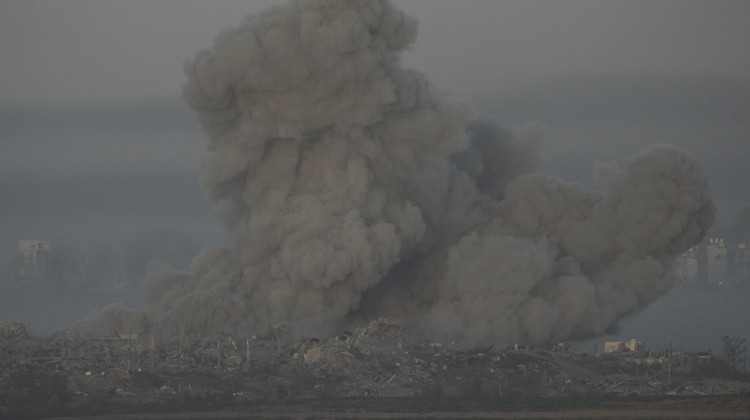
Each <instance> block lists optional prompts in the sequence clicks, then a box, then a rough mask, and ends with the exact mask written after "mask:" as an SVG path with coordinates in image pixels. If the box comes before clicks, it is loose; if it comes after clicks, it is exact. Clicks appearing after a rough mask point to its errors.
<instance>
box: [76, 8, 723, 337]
mask: <svg viewBox="0 0 750 420" xmlns="http://www.w3.org/2000/svg"><path fill="white" fill-rule="evenodd" d="M416 34H417V22H416V20H415V19H413V18H411V17H409V16H406V15H404V14H403V13H401V12H400V11H399V10H397V9H396V8H395V7H394V6H393V5H392V4H391V3H389V2H387V1H370V0H367V1H365V0H361V1H329V0H326V1H295V2H290V3H288V4H286V5H283V6H278V7H274V8H272V9H270V10H267V11H265V12H263V13H261V14H257V15H251V16H249V17H247V18H246V19H244V21H242V23H241V24H240V25H239V26H238V27H236V28H233V29H227V30H224V31H223V32H222V33H221V34H220V35H219V36H218V37H217V38H216V40H215V42H214V45H213V47H212V48H210V49H208V50H204V51H200V52H199V53H198V54H197V56H196V57H195V59H193V60H192V61H190V62H188V63H187V64H186V65H185V72H186V74H187V78H188V80H187V82H186V84H185V86H184V96H185V100H186V102H187V104H188V105H189V106H190V108H192V109H193V111H194V112H195V114H196V116H197V118H198V119H199V120H200V122H201V124H202V125H203V128H204V130H205V132H206V133H207V135H208V136H209V145H208V151H207V156H206V159H205V162H204V167H203V172H202V184H203V185H202V186H203V188H204V190H205V192H206V195H207V197H208V199H209V200H210V202H211V204H212V205H213V208H214V210H215V214H216V217H217V218H218V220H219V221H220V223H221V224H222V226H223V227H224V228H225V229H226V231H227V232H228V234H229V235H231V239H232V243H233V246H232V247H231V248H228V249H224V248H210V249H206V250H204V251H202V252H201V253H200V254H199V255H198V256H197V257H195V259H194V260H193V262H192V264H191V267H190V270H189V271H188V272H181V271H178V270H175V269H173V268H170V267H167V266H155V267H152V268H151V270H150V272H149V274H148V275H147V276H146V278H145V279H144V280H143V282H142V286H141V296H142V300H143V303H144V308H143V309H142V310H140V309H139V310H133V309H125V308H122V307H121V306H117V305H115V306H112V307H109V308H105V309H103V310H102V311H100V312H98V313H95V314H92V315H91V316H90V317H89V318H87V319H85V320H83V321H81V322H80V323H79V324H77V325H76V326H75V327H74V330H77V331H83V332H101V331H104V330H105V329H113V328H120V329H122V328H129V329H131V330H132V331H136V332H151V333H159V332H162V331H174V328H175V327H177V326H179V327H182V328H184V329H186V330H190V331H200V332H204V333H212V332H243V331H255V330H258V329H263V328H265V327H267V326H268V325H272V324H276V323H280V322H289V323H292V324H293V325H296V326H297V327H298V328H302V329H305V330H308V331H310V330H312V331H318V332H321V331H327V330H335V329H336V328H341V327H343V326H345V325H346V324H349V323H356V322H359V321H362V320H365V319H369V318H372V317H376V316H390V317H400V318H405V319H407V320H408V321H409V322H410V325H411V328H412V331H414V332H415V334H417V335H418V336H422V337H425V338H429V339H433V340H441V341H447V340H450V341H454V342H457V343H459V344H460V345H467V346H470V345H474V344H477V343H487V344H489V343H497V344H511V343H527V344H538V343H547V342H554V341H561V340H566V339H571V338H583V337H591V336H595V335H597V334H601V333H603V332H604V331H605V330H607V329H608V328H611V327H612V326H614V325H616V323H617V321H618V319H620V318H621V317H623V316H624V315H626V314H628V313H631V312H633V311H635V310H638V309H639V308H642V307H644V306H645V305H648V304H649V303H650V302H652V301H654V300H655V299H656V298H657V297H659V296H660V295H662V294H663V293H665V292H666V291H667V290H669V288H670V287H671V286H672V285H673V283H674V277H673V274H672V273H673V271H674V270H673V267H672V264H673V261H674V259H675V256H676V255H678V254H679V253H681V252H682V250H684V249H686V248H688V247H690V246H691V245H693V244H695V243H697V242H698V241H699V240H700V239H701V238H702V237H703V235H704V234H705V232H706V230H707V229H708V227H709V226H710V225H711V223H712V222H713V217H714V207H713V203H712V200H711V197H710V195H709V192H708V188H707V184H706V180H705V175H704V172H703V169H702V167H701V164H700V163H699V162H698V161H697V160H696V159H694V158H693V157H691V156H688V155H686V154H685V153H683V152H681V151H678V150H675V149H672V148H669V147H665V146H654V147H652V148H650V149H648V150H645V151H643V152H642V153H640V154H638V155H636V156H633V157H632V158H630V159H626V160H625V161H623V162H622V163H620V164H609V165H600V166H599V167H598V168H597V175H596V177H597V179H596V185H597V189H598V192H597V193H587V192H586V191H584V190H583V188H582V187H581V186H580V185H577V184H566V183H565V182H563V181H561V180H559V179H556V178H553V177H550V176H546V175H541V174H532V173H531V172H533V171H534V170H535V168H536V164H537V162H538V159H539V158H538V151H539V148H540V147H541V143H542V140H543V137H544V132H543V129H542V128H541V126H540V125H538V124H530V125H527V126H526V127H524V128H522V129H521V130H519V132H518V133H517V134H516V135H512V134H510V133H508V132H506V131H503V130H501V129H499V128H498V127H496V126H494V125H492V124H489V123H487V122H484V121H479V120H478V119H477V112H476V111H475V110H474V108H472V106H471V105H470V104H468V103H464V102H458V101H450V100H447V99H445V98H443V97H441V96H440V95H439V94H437V93H436V92H435V91H434V89H433V87H432V86H431V85H430V82H429V80H428V79H427V78H426V77H425V76H424V75H423V74H421V73H419V72H416V71H414V70H410V69H406V68H404V67H402V66H401V64H400V62H399V54H400V53H401V52H402V51H404V50H405V49H406V48H408V47H409V46H410V45H411V44H412V42H414V40H415V38H416Z"/></svg>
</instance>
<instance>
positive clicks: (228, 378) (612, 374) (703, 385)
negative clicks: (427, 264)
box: [0, 319, 750, 417]
mask: <svg viewBox="0 0 750 420" xmlns="http://www.w3.org/2000/svg"><path fill="white" fill-rule="evenodd" d="M20 331H25V330H24V329H23V328H20V327H18V326H13V327H9V326H4V327H3V328H2V343H0V344H2V346H0V349H1V350H0V396H3V397H0V398H3V400H2V401H0V409H2V407H8V406H11V405H13V404H38V403H39V401H36V400H35V398H37V394H34V390H35V389H36V388H34V387H35V386H36V385H35V384H36V383H39V382H40V379H39V378H48V379H49V381H53V382H54V381H58V382H59V381H60V380H62V382H61V383H60V385H59V393H60V395H57V396H56V397H55V398H53V400H54V401H59V403H60V404H63V403H64V404H86V403H87V402H91V401H94V400H95V401H101V400H102V399H107V398H112V399H117V401H120V402H123V401H130V402H132V403H133V404H142V403H144V402H154V401H168V400H169V399H170V398H181V399H186V398H187V399H226V400H280V399H311V398H332V397H335V398H345V397H363V396H365V397H495V398H496V397H502V398H513V397H526V396H548V397H552V396H563V397H564V396H576V395H633V394H636V395H704V394H706V395H708V394H731V393H750V381H747V380H746V379H747V377H746V376H743V378H744V379H740V380H738V379H736V378H734V379H733V378H729V377H716V372H718V370H717V367H720V366H722V363H723V362H722V361H720V360H718V359H716V358H714V357H713V356H712V355H710V354H704V353H687V352H682V351H671V352H669V351H666V352H661V353H653V352H645V351H640V352H624V353H602V354H599V355H591V354H586V353H575V352H570V351H565V350H564V346H562V345H556V346H554V347H553V349H552V351H547V350H543V349H534V348H528V347H526V348H519V347H517V346H512V347H508V348H507V349H497V348H494V347H492V346H490V347H483V348H475V349H473V350H469V351H467V350H458V349H456V348H454V347H453V346H450V345H441V344H438V343H430V342H421V343H410V342H409V341H408V337H407V326H406V323H405V322H402V321H398V320H388V319H378V320H375V321H372V322H370V323H369V324H367V325H365V326H362V327H360V328H357V329H356V330H354V331H352V332H346V333H344V334H342V335H339V336H336V337H331V338H326V339H318V338H309V337H301V336H298V335H295V334H294V333H293V332H292V330H291V329H290V328H289V327H288V326H286V325H278V326H273V327H269V329H268V330H267V331H264V332H262V333H259V334H256V335H253V336H249V337H233V336H230V335H225V336H221V337H212V338H211V339H204V338H201V337H198V336H194V335H190V334H185V333H182V332H175V334H174V335H173V336H172V337H170V338H169V339H166V340H164V341H163V342H161V343H160V344H159V345H156V340H154V339H153V338H152V337H145V336H143V337H132V336H130V335H126V336H125V337H124V338H123V335H113V336H112V337H103V338H101V339H99V340H88V341H77V340H74V339H71V338H70V337H69V336H67V335H66V334H65V333H58V334H56V335H54V336H53V337H50V338H47V339H39V338H35V337H31V336H25V337H24V336H22V335H20V333H19V332H20ZM27 377H28V378H31V379H28V380H29V382H28V385H27V386H26V388H24V387H21V388H20V390H18V389H17V388H18V384H19V383H23V381H24V380H27V379H25V378H27ZM56 378H57V379H56ZM60 378H62V379H60ZM44 389H46V390H49V389H55V388H54V387H51V386H50V385H46V388H44ZM45 392H47V393H49V392H50V391H45ZM42 394H43V393H42ZM45 398H51V397H49V396H47V397H45ZM2 414H3V412H2V411H0V417H2Z"/></svg>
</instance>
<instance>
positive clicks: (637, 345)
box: [604, 338, 643, 353]
mask: <svg viewBox="0 0 750 420" xmlns="http://www.w3.org/2000/svg"><path fill="white" fill-rule="evenodd" d="M626 351H629V352H639V351H643V343H642V342H640V341H638V340H636V339H635V338H631V339H630V341H607V342H605V343H604V352H605V353H621V352H626Z"/></svg>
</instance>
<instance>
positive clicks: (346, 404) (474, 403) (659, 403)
mask: <svg viewBox="0 0 750 420" xmlns="http://www.w3.org/2000/svg"><path fill="white" fill-rule="evenodd" d="M84 418H85V419H97V420H125V419H143V420H166V419H248V418H258V419H469V418H471V419H618V420H620V419H621V420H625V419H750V395H747V394H744V395H724V396H709V397H689V398H688V397H674V398H654V399H647V398H635V399H606V400H587V399H579V398H552V399H530V400H462V399H413V398H405V399H400V398H386V399H381V398H362V399H359V398H355V399H331V400H309V401H288V402H275V403H247V402H246V403H230V404H228V405H226V406H224V407H203V408H196V410H188V411H186V407H174V410H170V409H169V407H159V408H155V409H154V410H153V411H151V412H148V413H145V412H129V413H127V414H117V415H115V414H109V415H96V416H87V417H70V416H65V417H54V419H59V420H62V419H65V420H71V419H84Z"/></svg>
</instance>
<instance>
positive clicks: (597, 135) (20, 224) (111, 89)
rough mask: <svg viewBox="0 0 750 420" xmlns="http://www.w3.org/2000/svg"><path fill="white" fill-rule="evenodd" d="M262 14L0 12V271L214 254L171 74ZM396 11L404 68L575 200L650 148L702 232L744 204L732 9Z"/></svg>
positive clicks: (126, 6)
mask: <svg viewBox="0 0 750 420" xmlns="http://www.w3.org/2000/svg"><path fill="white" fill-rule="evenodd" d="M275 3H279V2H277V1H276V2H275V1H238V0H222V1H205V0H128V1H115V0H65V1H49V0H3V1H2V2H0V52H2V60H1V64H0V144H3V145H4V146H5V147H4V148H3V149H4V150H3V153H1V154H0V196H2V197H3V199H2V201H0V232H2V235H0V260H1V261H8V260H9V259H11V258H14V257H15V256H16V253H17V251H16V246H17V240H18V239H22V238H27V237H41V238H50V239H53V240H58V241H70V242H76V243H87V242H93V241H101V240H102V239H105V238H109V239H111V240H112V241H114V242H118V241H127V240H128V239H127V238H128V237H132V235H136V234H138V233H139V232H147V231H152V230H158V229H163V228H166V229H171V230H175V231H183V232H185V233H186V234H187V235H191V236H192V237H193V238H195V240H196V241H197V242H198V243H206V242H217V241H221V240H222V236H221V233H220V232H219V228H218V225H217V224H216V223H215V222H214V221H213V220H212V218H211V216H210V211H209V209H208V206H207V205H206V204H205V203H204V201H203V198H202V196H201V193H200V190H199V187H198V172H197V167H198V165H199V161H200V154H201V150H202V147H203V144H204V141H203V136H202V134H201V133H200V130H199V129H198V127H197V124H196V123H195V122H194V121H193V120H192V118H191V115H190V114H189V112H188V111H187V109H186V107H184V106H183V105H182V102H181V99H180V89H181V85H182V83H183V81H184V80H185V77H184V75H183V72H182V63H183V62H184V61H185V60H186V59H188V58H191V57H192V56H194V54H195V53H196V52H197V51H198V50H199V49H201V48H205V47H208V46H209V45H211V43H212V41H213V38H214V37H215V36H216V35H217V34H218V33H219V31H220V30H221V29H222V28H225V27H229V26H233V25H236V24H237V23H238V22H239V21H240V20H241V19H242V18H243V17H244V16H246V15H247V14H249V13H252V12H256V11H259V10H262V9H263V8H265V7H268V6H269V5H272V4H275ZM396 3H397V5H398V6H399V7H400V8H402V9H403V10H404V11H406V12H407V13H409V14H411V15H413V16H414V17H416V18H417V19H418V20H419V22H420V32H419V35H418V38H417V41H416V43H415V45H414V46H413V48H412V51H410V52H409V53H408V54H407V55H406V56H405V57H404V61H405V63H406V64H407V65H409V66H411V67H414V68H417V69H419V70H420V71H423V72H424V73H427V74H428V75H429V76H430V78H431V80H432V81H433V82H434V84H435V86H437V87H438V88H439V89H441V90H443V91H446V92H447V93H450V94H452V95H456V96H462V97H467V98H469V99H471V100H473V101H474V102H475V103H477V105H478V106H480V107H481V108H482V109H483V110H484V111H485V112H486V113H487V114H490V115H492V116H493V117H494V118H495V119H497V120H498V121H499V122H500V123H502V124H504V125H506V126H508V127H509V128H510V129H515V128H517V127H518V126H520V125H521V124H523V123H525V122H527V121H530V120H539V121H541V122H542V123H544V124H545V126H546V127H547V132H548V135H549V139H548V141H547V143H546V145H545V149H544V152H543V161H542V169H543V170H545V171H548V172H552V173H553V174H555V175H559V176H561V177H563V178H568V179H573V180H576V181H580V182H583V183H589V182H590V174H591V168H592V166H593V164H594V162H595V161H598V160H611V159H621V158H623V157H625V156H627V155H630V154H632V153H634V152H636V151H637V150H639V149H640V148H643V147H646V146H648V145H650V144H653V143H655V142H665V143H670V144H674V145H677V146H679V147H682V148H685V149H687V150H688V151H689V152H690V153H692V154H695V155H696V156H698V157H699V158H700V159H701V160H702V161H703V162H704V163H705V165H706V167H707V171H708V174H709V181H710V183H711V186H712V189H713V191H714V196H715V198H716V201H717V203H718V204H719V222H718V225H717V226H726V225H729V224H731V222H732V218H733V217H734V215H735V214H736V213H737V212H738V211H739V210H740V209H741V208H743V207H744V206H748V205H750V187H749V186H748V182H747V180H748V179H750V165H748V164H747V162H750V53H749V51H750V25H748V24H747V22H748V21H749V20H750V2H748V1H716V0H712V1H707V0H706V1H687V0H680V1H665V0H662V1H636V0H627V1H602V0H596V1H572V0H556V1H534V0H523V1H464V0H455V1H444V0H410V1H397V2H396ZM0 315H2V314H0ZM0 321H3V320H2V319H0ZM749 333H750V332H749Z"/></svg>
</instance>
